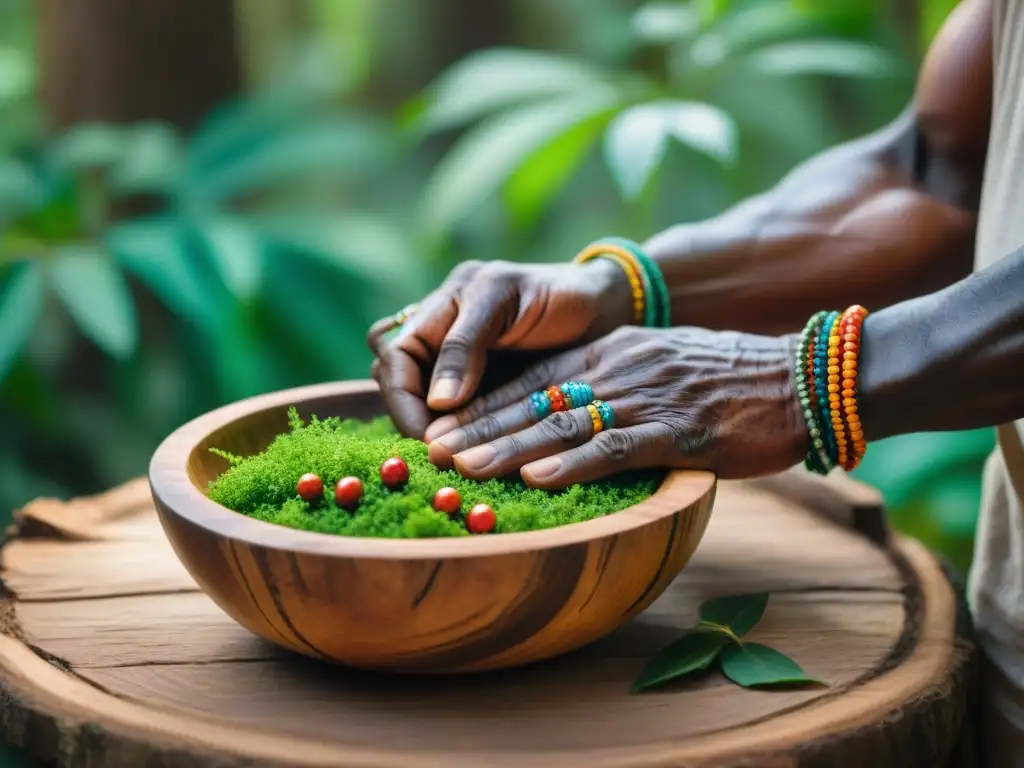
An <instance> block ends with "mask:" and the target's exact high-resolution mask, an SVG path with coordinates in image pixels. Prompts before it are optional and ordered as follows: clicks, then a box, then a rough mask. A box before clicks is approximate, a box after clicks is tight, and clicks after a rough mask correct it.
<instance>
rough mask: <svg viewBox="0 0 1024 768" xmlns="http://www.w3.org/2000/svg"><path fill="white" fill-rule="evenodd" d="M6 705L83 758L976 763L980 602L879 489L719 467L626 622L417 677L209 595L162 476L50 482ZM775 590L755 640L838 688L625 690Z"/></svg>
mask: <svg viewBox="0 0 1024 768" xmlns="http://www.w3.org/2000/svg"><path fill="white" fill-rule="evenodd" d="M0 555H2V565H3V581H4V586H5V592H4V599H3V606H2V607H3V614H2V616H3V621H2V628H3V635H2V636H0V688H2V690H3V696H2V697H0V721H2V727H3V729H4V731H5V732H6V736H7V738H8V739H9V740H11V741H12V742H13V743H15V744H17V745H18V746H20V747H22V748H23V749H25V750H26V751H27V752H28V753H30V754H32V755H33V756H35V757H38V758H40V759H43V760H47V761H53V762H57V763H59V764H61V765H69V766H86V765H89V766H97V765H151V766H195V765H217V766H243V765H244V766H279V765H281V766H283V765H289V766H328V765H331V766H337V765H343V766H360V767H364V766H389V767H390V766H402V767H403V768H405V767H408V766H428V765H429V766H441V765H443V766H454V765H466V766H506V765H522V766H560V765H565V766H588V768H603V767H605V766H608V767H611V766H669V765H671V766H681V765H685V766H689V767H692V766H710V765H715V766H720V765H721V766H751V765H764V766H770V767H772V768H776V767H781V766H829V767H830V768H835V767H837V766H839V767H842V766H872V768H883V767H888V766H892V768H897V767H898V768H913V767H914V766H922V768H923V767H924V766H928V768H935V767H936V766H953V765H956V766H968V765H972V764H973V763H972V762H971V757H972V752H971V749H970V746H971V745H970V740H969V737H970V731H969V729H965V719H966V714H965V713H966V712H967V711H969V706H968V702H969V697H970V696H971V695H972V691H973V685H974V682H973V681H974V667H973V652H972V650H973V646H972V644H971V642H970V638H969V635H968V629H967V628H966V626H965V625H964V623H963V622H962V621H959V622H958V616H959V617H960V618H961V619H962V618H963V614H962V612H961V610H960V609H961V608H962V604H961V602H960V601H959V599H958V597H957V594H956V591H955V590H954V588H953V587H952V585H951V584H950V582H949V581H948V580H947V578H946V576H945V574H944V572H943V570H942V568H941V567H940V564H939V563H938V562H937V561H936V560H935V559H934V558H933V557H932V555H930V554H929V553H928V552H927V551H926V550H925V549H924V548H923V547H922V546H921V545H920V544H918V543H917V542H915V541H912V540H909V539H906V538H902V537H899V536H891V535H889V534H888V532H887V530H886V528H885V526H884V523H883V517H882V514H881V507H880V504H879V501H878V498H877V496H876V495H875V494H874V493H873V492H872V491H870V490H868V489H865V488H864V487H863V486H859V485H857V484H855V483H852V482H851V481H848V480H845V479H843V480H841V481H839V482H838V483H837V482H833V481H831V480H830V481H818V480H817V479H812V478H811V477H810V476H807V475H803V474H798V473H787V474H786V475H781V476H778V477H775V478H770V479H766V480H762V481H757V482H742V483H740V482H724V483H721V484H720V487H719V491H718V500H717V502H716V504H715V508H714V512H713V514H712V518H711V522H710V524H709V527H708V530H707V533H706V535H705V537H704V540H703V541H702V543H701V545H700V547H699V549H698V550H697V552H696V554H695V555H694V557H693V559H692V561H691V562H690V564H689V565H688V566H687V567H686V568H685V569H684V571H683V573H682V574H681V576H680V577H679V578H678V579H677V580H676V581H675V582H674V584H673V585H672V586H671V587H670V588H669V590H668V591H667V592H666V593H665V594H664V595H663V596H662V597H661V598H660V599H659V600H658V601H657V602H656V603H654V605H653V606H652V607H651V608H649V609H648V610H647V611H646V612H644V613H643V614H641V615H640V616H639V617H638V618H636V619H634V620H633V621H631V622H630V623H628V624H627V625H625V626H624V627H622V628H621V629H620V630H618V631H617V632H615V633H613V634H612V635H610V636H608V637H607V638H605V639H603V640H601V641H598V642H596V643H594V644H592V645H590V646H588V647H586V648H584V649H582V650H580V651H577V652H574V653H572V654H569V655H567V656H563V657H560V658H557V659H554V660H552V661H549V662H544V663H541V664H536V665H533V666H528V667H524V668H520V669H515V670H509V671H506V672H500V673H483V674H472V675H462V676H458V677H434V678H422V677H401V676H384V675H377V674H371V673H361V672H355V671H351V670H347V669H344V668H340V667H337V666H332V665H328V664H325V663H321V662H316V661H313V660H310V659H306V658H302V657H299V656H297V655H292V654H290V653H288V652H286V651H283V650H280V649H278V648H276V647H273V646H271V645H269V644H267V643H265V642H263V641H261V640H259V639H257V638H256V637H255V636H253V635H251V634H250V633H249V632H247V631H246V630H244V629H243V628H242V627H240V626H239V625H237V624H236V623H235V622H234V621H232V620H231V619H230V618H228V617H227V616H226V615H225V614H224V613H222V612H221V611H220V610H219V609H218V608H217V607H216V606H215V605H214V604H213V602H212V601H210V600H209V599H208V598H207V597H206V596H205V595H204V594H203V593H202V592H200V591H199V590H198V588H197V587H196V585H195V584H194V582H193V581H192V580H191V579H190V578H189V576H188V574H187V573H186V572H185V570H184V569H183V568H182V566H181V565H180V563H179V562H178V560H177V558H176V557H175V555H174V553H173V551H172V550H171V548H170V546H169V545H168V543H167V540H166V538H165V536H164V533H163V531H162V529H161V528H160V525H159V523H158V521H157V518H156V515H155V514H154V510H153V507H152V503H151V498H150V493H149V488H148V485H147V483H146V481H145V480H142V479H140V480H138V481H135V482H132V483H129V484H128V485H125V486H122V487H120V488H117V489H115V490H112V491H110V492H108V493H105V494H103V495H100V496H97V497H92V498H86V499H79V500H74V501H71V502H59V501H54V500H39V501H36V502H34V503H32V504H30V505H29V506H28V507H26V508H25V509H24V510H22V511H21V512H20V513H19V515H18V517H17V521H16V524H15V526H14V527H13V529H12V530H11V532H10V535H9V537H8V540H7V543H6V544H5V545H4V547H3V549H2V551H0ZM753 591H767V592H770V593H771V598H770V601H769V604H768V609H767V611H766V613H765V616H764V618H763V620H762V621H761V623H760V624H759V625H758V626H757V627H756V628H755V629H754V630H753V632H752V633H751V634H750V635H749V638H750V639H751V640H755V641H760V642H765V643H767V644H768V645H771V646H773V647H775V648H777V649H779V650H781V651H782V652H784V653H786V654H788V655H790V656H791V657H792V658H794V659H795V660H796V661H797V662H798V663H800V664H801V665H802V666H803V667H804V669H805V670H806V671H807V672H808V673H809V674H810V675H811V676H813V677H815V678H817V679H819V680H822V681H824V682H825V683H826V684H827V687H821V688H805V689H798V690H796V689H794V690H783V691H755V690H745V689H742V688H740V687H738V686H736V685H734V684H732V683H730V682H728V681H727V680H726V679H725V678H724V677H722V676H721V674H720V673H718V672H716V671H715V672H711V673H709V674H706V675H704V676H703V677H700V678H695V679H690V680H684V681H680V682H678V683H674V684H671V685H669V686H667V687H666V688H664V689H661V690H656V691H653V692H650V693H645V694H633V695H631V694H630V693H629V688H630V683H631V682H632V680H633V679H634V678H635V676H636V675H637V673H638V672H639V671H640V669H641V667H643V665H644V663H645V662H646V661H647V660H648V659H649V658H650V657H651V656H652V655H653V654H654V653H656V652H657V651H658V650H659V649H660V648H662V647H663V646H664V645H666V644H668V643H669V642H671V641H672V640H674V639H675V638H676V637H678V636H679V635H680V634H681V633H682V632H683V631H684V630H685V629H687V628H688V627H690V626H692V625H693V624H694V623H695V621H696V613H697V608H698V606H699V604H700V602H701V601H703V600H705V599H707V598H709V597H713V596H716V595H723V594H736V593H741V592H753Z"/></svg>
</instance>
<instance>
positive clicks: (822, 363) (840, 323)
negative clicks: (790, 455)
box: [795, 304, 868, 474]
mask: <svg viewBox="0 0 1024 768" xmlns="http://www.w3.org/2000/svg"><path fill="white" fill-rule="evenodd" d="M867 314H868V311H867V310H866V309H864V308H863V307H861V306H860V305H858V304H855V305H853V306H851V307H849V308H847V309H846V310H845V311H844V312H824V311H822V312H816V313H815V314H814V315H813V316H812V317H811V318H810V320H808V321H807V325H806V326H805V327H804V329H803V331H802V332H801V334H800V341H799V345H798V347H797V354H796V364H795V376H796V384H797V394H798V396H799V398H800V406H801V408H802V409H803V412H804V421H805V422H806V424H807V430H808V433H809V434H810V437H811V448H810V450H809V451H808V453H807V456H806V458H805V459H804V464H805V465H806V466H807V468H808V469H810V470H811V471H813V472H818V473H820V474H827V473H828V472H830V471H831V470H832V468H834V467H837V466H838V467H843V468H844V469H845V470H847V471H852V470H854V469H856V467H857V465H858V464H859V463H860V461H861V459H862V458H863V457H864V454H865V453H866V451H867V442H866V441H865V439H864V430H863V428H862V426H861V423H860V415H859V412H858V406H857V394H858V391H857V366H858V363H859V355H860V335H861V326H862V324H863V322H864V318H865V317H866V316H867Z"/></svg>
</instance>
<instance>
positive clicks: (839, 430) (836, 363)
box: [826, 317, 849, 467]
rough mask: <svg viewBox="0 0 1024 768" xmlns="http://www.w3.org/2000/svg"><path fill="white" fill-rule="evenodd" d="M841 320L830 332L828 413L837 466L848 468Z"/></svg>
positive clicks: (834, 322) (831, 327)
mask: <svg viewBox="0 0 1024 768" xmlns="http://www.w3.org/2000/svg"><path fill="white" fill-rule="evenodd" d="M840 320H841V318H840V317H836V318H835V320H834V321H833V323H832V324H831V326H829V330H828V368H827V369H826V370H828V412H829V417H830V419H831V421H832V432H833V434H834V435H835V439H836V456H837V462H836V463H837V465H838V466H841V467H845V466H846V460H847V455H848V454H847V448H848V447H849V443H848V441H847V439H846V438H847V433H846V425H845V424H844V423H843V403H842V397H841V396H840V394H839V392H840V389H841V387H840V385H839V379H840V376H839V373H840V371H841V370H842V368H841V367H840V363H841V362H842V360H841V358H840V352H839V323H840Z"/></svg>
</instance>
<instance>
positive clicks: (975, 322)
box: [860, 248, 1024, 440]
mask: <svg viewBox="0 0 1024 768" xmlns="http://www.w3.org/2000/svg"><path fill="white" fill-rule="evenodd" d="M862 334H863V343H862V344H861V361H860V411H861V423H862V424H864V432H865V436H866V437H867V438H868V439H869V440H879V439H882V438H885V437H891V436H893V435H900V434H908V433H912V432H930V431H940V430H958V429H973V428H978V427H988V426H992V425H994V424H1005V423H1008V422H1010V421H1014V420H1016V419H1019V418H1021V417H1024V248H1021V249H1020V250H1018V251H1016V252H1014V253H1012V254H1009V255H1008V256H1006V257H1005V258H1004V259H1002V260H1001V261H999V262H996V263H995V264H993V265H992V266H990V267H988V268H986V269H984V270H982V271H980V272H977V273H975V274H973V275H971V276H969V277H967V278H965V279H963V280H960V281H959V282H957V283H955V284H954V285H951V286H949V287H947V288H945V289H943V290H941V291H936V292H935V293H932V294H929V295H928V296H921V297H918V298H915V299H911V300H908V301H904V302H901V303H899V304H896V305H894V306H892V307H888V308H887V309H884V310H882V311H881V312H878V313H877V314H871V315H869V316H868V318H867V319H866V320H865V322H864V327H863V330H862Z"/></svg>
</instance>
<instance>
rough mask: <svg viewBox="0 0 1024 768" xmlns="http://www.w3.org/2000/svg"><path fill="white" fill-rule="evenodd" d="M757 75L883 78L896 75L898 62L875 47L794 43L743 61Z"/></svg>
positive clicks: (829, 42) (850, 42) (764, 50)
mask: <svg viewBox="0 0 1024 768" xmlns="http://www.w3.org/2000/svg"><path fill="white" fill-rule="evenodd" d="M743 60H744V62H745V63H746V65H747V66H750V67H752V68H754V69H756V70H758V71H759V72H764V73H768V74H773V75H831V76H836V77H884V76H891V75H893V74H895V73H897V72H899V71H900V70H901V69H902V67H901V66H900V63H899V61H898V60H897V59H896V58H895V57H894V56H892V55H891V54H889V53H888V52H886V51H885V50H884V49H882V48H879V47H878V46H875V45H871V44H870V43H861V42H856V41H853V40H794V41H792V42H786V43H777V44H775V45H771V46H767V47H764V48H761V49H759V50H757V51H755V52H753V53H751V54H749V55H748V56H745V57H744V59H743Z"/></svg>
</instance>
